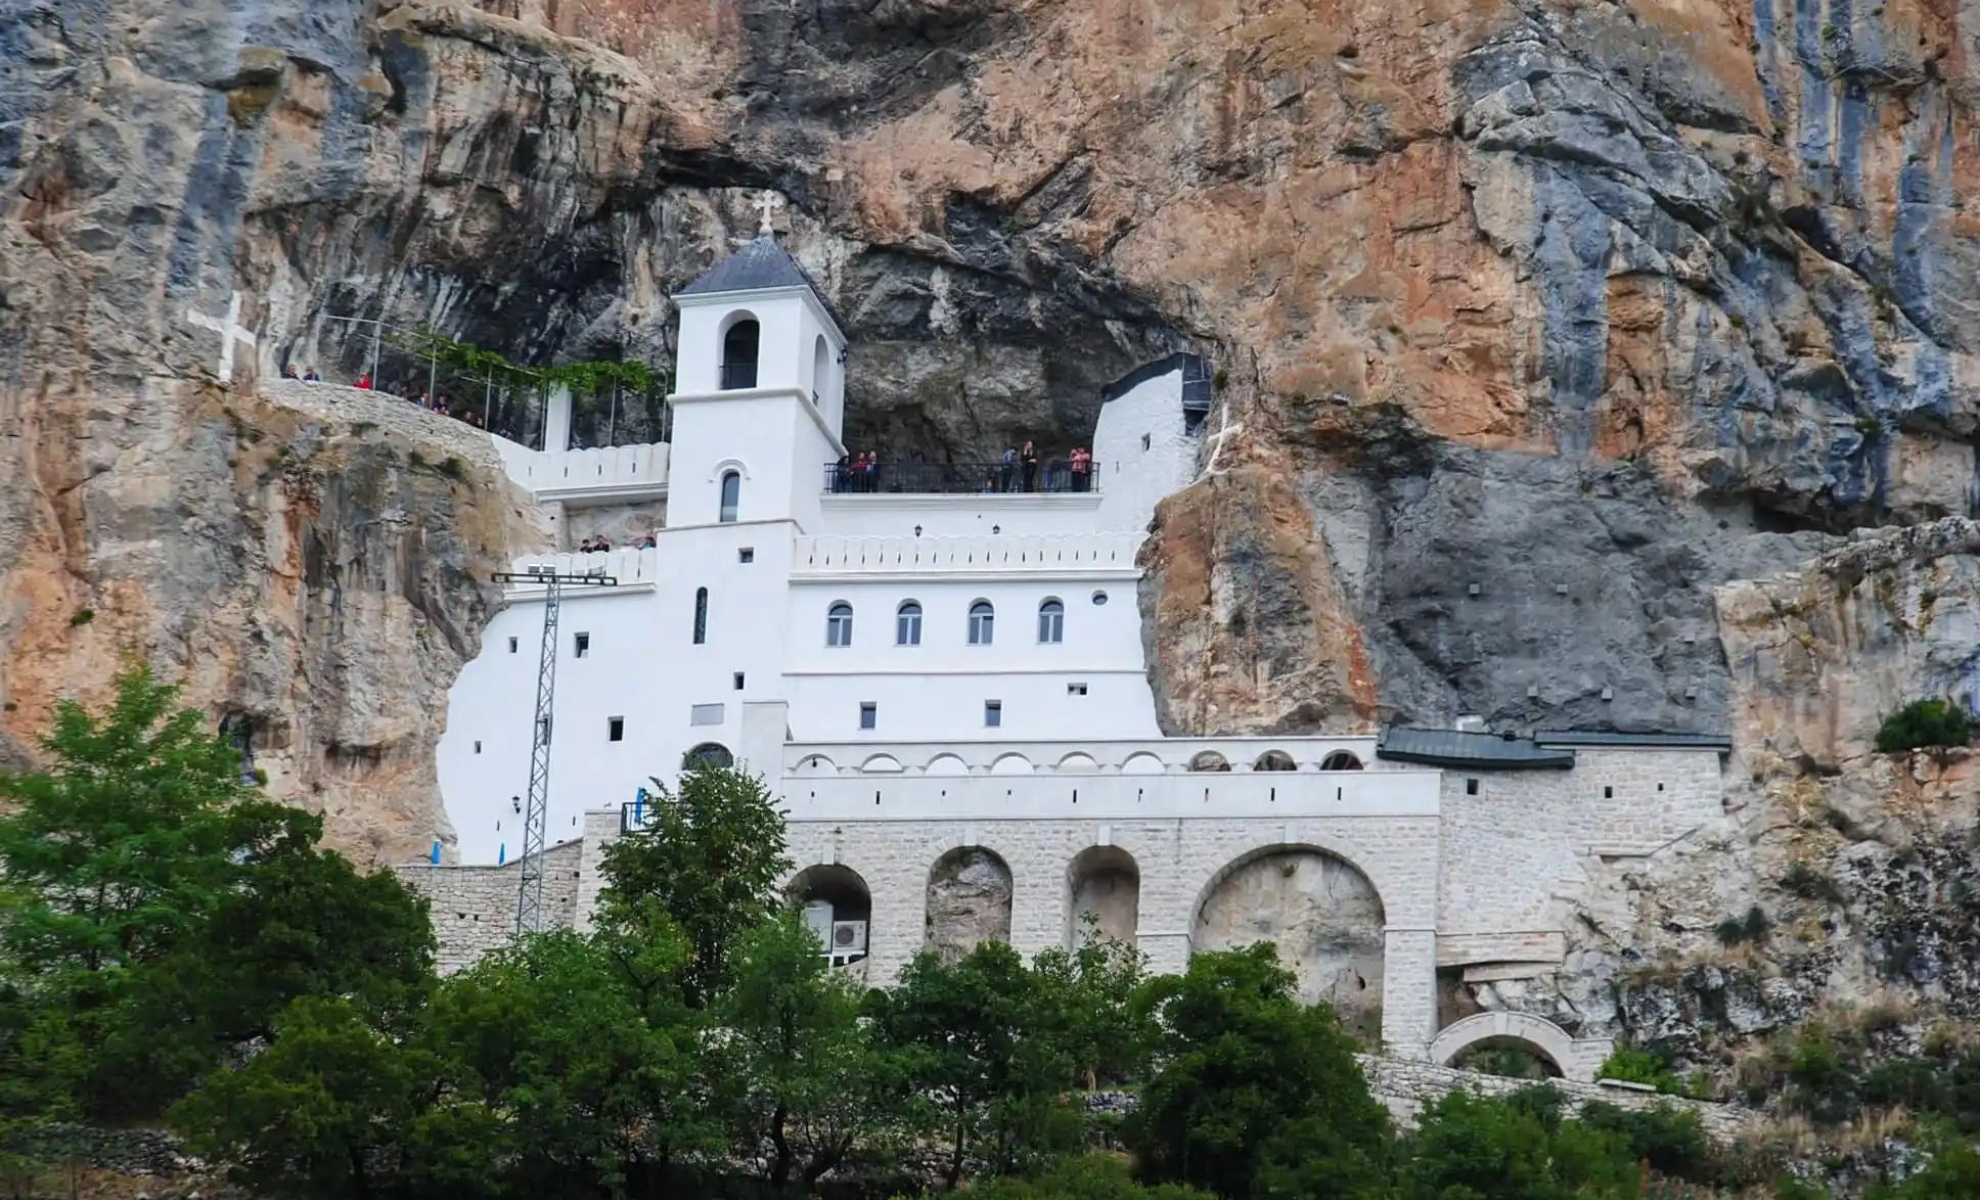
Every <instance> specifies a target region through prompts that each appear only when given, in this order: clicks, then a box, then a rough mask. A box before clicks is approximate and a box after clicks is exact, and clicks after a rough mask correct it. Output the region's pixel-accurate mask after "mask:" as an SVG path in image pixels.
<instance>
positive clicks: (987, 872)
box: [925, 846, 1012, 958]
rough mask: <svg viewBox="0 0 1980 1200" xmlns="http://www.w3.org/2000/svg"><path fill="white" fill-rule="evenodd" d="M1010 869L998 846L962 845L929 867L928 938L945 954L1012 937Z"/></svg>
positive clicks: (950, 955)
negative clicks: (995, 849)
mask: <svg viewBox="0 0 1980 1200" xmlns="http://www.w3.org/2000/svg"><path fill="white" fill-rule="evenodd" d="M1011 890H1012V889H1011V868H1010V866H1009V865H1008V864H1007V863H1005V862H1004V860H1003V858H1002V857H1001V856H999V855H998V854H997V853H996V851H994V850H987V849H985V848H983V847H982V846H958V847H956V848H955V849H954V850H951V851H949V852H948V853H947V854H944V855H943V856H942V857H940V858H938V859H936V860H935V865H934V866H932V867H930V868H929V870H928V917H927V923H926V930H925V933H926V940H927V945H928V948H929V949H930V950H933V951H935V952H936V953H937V954H940V955H942V956H943V957H945V958H960V957H962V956H963V955H965V954H968V953H969V952H970V951H971V950H974V949H975V948H976V947H977V945H978V944H979V943H982V942H1008V941H1010V940H1011Z"/></svg>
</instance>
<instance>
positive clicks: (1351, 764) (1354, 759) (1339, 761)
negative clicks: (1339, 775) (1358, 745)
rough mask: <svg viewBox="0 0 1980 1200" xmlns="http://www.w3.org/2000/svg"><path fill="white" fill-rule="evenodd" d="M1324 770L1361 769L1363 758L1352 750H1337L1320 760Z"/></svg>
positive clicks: (1321, 767)
mask: <svg viewBox="0 0 1980 1200" xmlns="http://www.w3.org/2000/svg"><path fill="white" fill-rule="evenodd" d="M1320 769H1321V770H1322V771H1359V770H1361V758H1360V756H1358V755H1357V754H1355V752H1354V751H1352V750H1336V751H1334V752H1333V753H1331V754H1329V755H1328V756H1327V757H1325V758H1323V759H1321V760H1320Z"/></svg>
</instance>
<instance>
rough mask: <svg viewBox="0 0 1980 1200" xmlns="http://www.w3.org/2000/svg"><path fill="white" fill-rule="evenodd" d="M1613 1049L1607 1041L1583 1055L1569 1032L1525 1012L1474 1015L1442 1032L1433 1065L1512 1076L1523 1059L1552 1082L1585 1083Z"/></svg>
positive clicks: (1586, 1046) (1585, 1047)
mask: <svg viewBox="0 0 1980 1200" xmlns="http://www.w3.org/2000/svg"><path fill="white" fill-rule="evenodd" d="M1611 1048H1612V1047H1611V1046H1610V1044H1609V1043H1608V1042H1607V1041H1605V1040H1602V1039H1594V1040H1592V1041H1590V1042H1585V1043H1582V1044H1581V1046H1580V1048H1579V1049H1577V1046H1576V1042H1575V1039H1574V1037H1573V1036H1572V1035H1571V1034H1569V1033H1568V1031H1567V1030H1565V1029H1562V1028H1561V1027H1560V1026H1559V1025H1556V1024H1554V1023H1553V1022H1552V1021H1549V1020H1548V1019H1547V1018H1545V1017H1537V1016H1534V1015H1533V1014H1531V1013H1521V1012H1482V1013H1474V1014H1472V1015H1471V1016H1468V1017H1466V1018H1464V1019H1463V1020H1461V1021H1453V1022H1451V1023H1450V1024H1449V1025H1446V1026H1444V1027H1443V1028H1442V1029H1440V1030H1438V1031H1437V1036H1436V1038H1435V1040H1433V1041H1432V1042H1431V1043H1430V1061H1431V1062H1432V1063H1435V1064H1436V1065H1438V1066H1459V1067H1469V1068H1471V1069H1473V1070H1480V1069H1484V1070H1488V1071H1489V1072H1490V1073H1491V1074H1495V1075H1497V1074H1509V1073H1511V1072H1510V1070H1508V1069H1493V1068H1495V1067H1498V1068H1509V1067H1510V1066H1511V1065H1512V1064H1513V1063H1514V1062H1516V1061H1518V1060H1517V1059H1515V1058H1514V1055H1515V1054H1516V1055H1518V1056H1519V1058H1520V1059H1527V1060H1532V1062H1533V1063H1534V1064H1535V1065H1536V1066H1537V1067H1538V1069H1539V1070H1540V1071H1541V1072H1542V1073H1543V1074H1544V1075H1545V1076H1546V1077H1549V1078H1551V1077H1554V1076H1565V1077H1566V1078H1569V1079H1579V1080H1582V1081H1584V1082H1586V1081H1588V1080H1591V1079H1593V1078H1594V1070H1593V1064H1595V1063H1599V1062H1600V1061H1601V1060H1602V1059H1603V1058H1605V1057H1607V1054H1608V1051H1609V1050H1610V1049H1611Z"/></svg>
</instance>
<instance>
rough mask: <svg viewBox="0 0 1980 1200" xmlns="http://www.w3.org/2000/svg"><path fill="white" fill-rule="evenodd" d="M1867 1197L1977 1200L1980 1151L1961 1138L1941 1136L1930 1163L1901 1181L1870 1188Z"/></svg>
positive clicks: (1878, 1199)
mask: <svg viewBox="0 0 1980 1200" xmlns="http://www.w3.org/2000/svg"><path fill="white" fill-rule="evenodd" d="M1870 1200H1980V1152H1976V1151H1975V1150H1974V1149H1973V1147H1972V1146H1971V1145H1969V1144H1967V1143H1966V1142H1965V1141H1964V1140H1963V1139H1960V1138H1951V1137H1948V1138H1944V1139H1941V1140H1940V1141H1939V1142H1938V1144H1937V1145H1935V1146H1934V1147H1933V1153H1932V1163H1931V1165H1930V1166H1928V1167H1926V1168H1925V1169H1924V1170H1922V1171H1920V1172H1918V1173H1917V1174H1916V1175H1913V1176H1912V1177H1911V1178H1909V1179H1907V1180H1905V1181H1904V1182H1903V1183H1899V1184H1894V1185H1885V1186H1883V1187H1878V1188H1874V1189H1872V1190H1871V1192H1870Z"/></svg>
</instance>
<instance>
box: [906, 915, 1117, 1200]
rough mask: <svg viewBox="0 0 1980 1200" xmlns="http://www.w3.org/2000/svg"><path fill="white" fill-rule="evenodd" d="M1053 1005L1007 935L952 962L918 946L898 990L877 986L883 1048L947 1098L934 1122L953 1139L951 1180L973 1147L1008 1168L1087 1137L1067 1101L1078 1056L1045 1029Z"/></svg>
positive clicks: (920, 1083)
mask: <svg viewBox="0 0 1980 1200" xmlns="http://www.w3.org/2000/svg"><path fill="white" fill-rule="evenodd" d="M1045 1010H1046V1005H1045V1004H1044V1002H1043V1000H1042V998H1041V988H1040V986H1039V981H1038V978H1037V977H1036V976H1035V975H1033V974H1032V972H1030V971H1029V970H1027V969H1026V968H1025V965H1024V961H1023V960H1022V959H1020V958H1019V957H1018V955H1017V952H1016V951H1015V950H1012V949H1011V948H1010V947H1009V946H1007V945H1005V944H1003V943H1002V942H984V943H983V944H981V945H979V946H977V947H976V948H975V949H974V950H972V951H970V952H969V953H968V954H967V955H965V956H963V957H962V958H960V959H958V960H955V961H953V962H948V961H944V960H943V958H942V957H941V956H939V955H937V954H934V953H932V952H923V953H921V954H917V955H916V956H915V957H914V958H913V959H912V960H911V961H910V962H909V963H908V965H907V966H906V967H904V968H902V970H901V977H900V982H899V983H898V985H896V986H895V987H894V988H893V990H891V991H887V992H874V993H872V994H871V995H870V997H869V1008H868V1012H869V1014H870V1016H871V1017H872V1020H873V1029H874V1035H875V1037H876V1038H877V1039H878V1040H879V1043H880V1045H881V1047H882V1048H883V1049H885V1050H887V1051H889V1052H891V1053H894V1054H897V1055H899V1056H900V1061H901V1062H902V1064H903V1068H904V1070H905V1071H906V1072H907V1075H908V1078H909V1080H910V1081H911V1083H912V1084H913V1086H914V1088H915V1089H916V1091H917V1092H918V1093H919V1094H921V1095H923V1096H927V1097H932V1098H934V1102H935V1103H937V1104H939V1106H940V1114H939V1117H936V1118H933V1119H932V1124H933V1126H934V1127H935V1128H936V1129H938V1130H939V1131H940V1134H939V1136H940V1137H941V1140H942V1141H943V1142H945V1143H947V1146H948V1160H949V1161H948V1163H947V1164H946V1166H945V1167H944V1169H943V1177H944V1180H945V1181H946V1183H947V1184H948V1186H949V1187H951V1188H953V1187H955V1186H956V1184H957V1182H958V1181H959V1180H961V1178H962V1175H963V1168H964V1166H965V1164H966V1163H967V1162H968V1160H969V1157H970V1156H971V1155H972V1154H974V1155H975V1156H976V1157H977V1158H978V1159H980V1160H982V1161H983V1162H985V1163H986V1164H987V1165H988V1168H989V1170H990V1172H991V1173H992V1174H1007V1173H1009V1172H1012V1171H1016V1170H1020V1169H1023V1168H1025V1167H1027V1166H1029V1165H1031V1164H1033V1163H1035V1162H1036V1161H1037V1159H1038V1157H1039V1156H1040V1155H1041V1154H1043V1153H1046V1152H1048V1151H1050V1150H1053V1149H1059V1148H1063V1147H1064V1146H1065V1145H1066V1144H1068V1143H1069V1142H1071V1141H1073V1140H1075V1139H1076V1138H1077V1137H1078V1135H1079V1127H1080V1124H1081V1118H1080V1114H1078V1113H1077V1112H1074V1111H1073V1110H1071V1109H1070V1108H1069V1107H1065V1105H1066V1102H1067V1097H1066V1095H1065V1091H1066V1089H1067V1087H1068V1086H1069V1085H1070V1083H1071V1080H1072V1072H1073V1063H1072V1061H1071V1059H1070V1058H1069V1057H1068V1056H1067V1055H1066V1054H1065V1053H1064V1050H1063V1047H1062V1045H1061V1044H1060V1042H1059V1041H1058V1039H1056V1038H1054V1037H1051V1036H1043V1035H1041V1030H1040V1028H1039V1024H1040V1020H1041V1016H1042V1014H1043V1013H1044V1012H1045Z"/></svg>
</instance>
